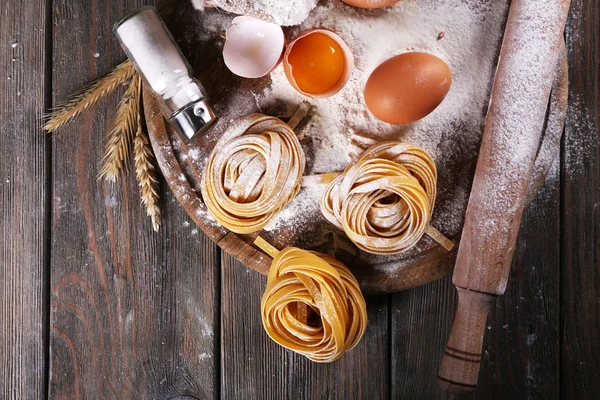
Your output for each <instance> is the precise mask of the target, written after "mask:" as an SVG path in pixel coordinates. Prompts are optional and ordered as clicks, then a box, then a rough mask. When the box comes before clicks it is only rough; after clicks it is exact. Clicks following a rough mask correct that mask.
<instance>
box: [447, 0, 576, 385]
mask: <svg viewBox="0 0 600 400" xmlns="http://www.w3.org/2000/svg"><path fill="white" fill-rule="evenodd" d="M569 5H570V0H513V1H512V5H511V8H510V12H509V16H508V21H507V25H506V31H505V34H504V41H503V44H502V50H501V53H500V61H499V63H498V70H497V72H496V78H495V81H494V87H493V90H492V99H491V102H490V107H489V110H488V115H487V120H486V125H485V130H484V135H483V139H482V142H481V149H480V153H479V159H478V162H477V169H476V171H475V178H474V181H473V186H472V189H471V196H470V198H469V204H468V207H467V213H466V216H465V225H464V228H463V233H462V238H461V241H460V247H459V249H458V255H457V259H456V266H455V269H454V275H453V279H452V282H453V283H454V285H455V286H456V290H457V291H458V308H457V310H456V316H455V319H454V325H453V327H452V332H451V334H450V338H449V339H448V344H447V347H446V350H445V354H444V358H443V359H442V363H441V366H440V372H439V376H438V378H439V383H440V386H441V388H442V389H443V390H445V391H448V392H451V393H456V394H462V393H465V392H470V391H472V390H474V389H475V386H476V384H477V377H478V375H479V364H480V360H481V350H482V343H483V335H484V331H485V326H486V320H487V315H488V312H489V310H490V308H491V306H492V304H493V303H494V300H495V299H496V297H497V296H499V295H501V294H503V293H504V291H505V289H506V283H507V280H508V274H509V270H510V265H511V260H512V256H513V252H514V248H515V243H516V239H517V233H518V231H519V225H520V221H521V214H522V213H523V205H524V202H525V197H526V194H527V188H528V185H529V180H530V176H531V170H532V167H533V162H534V159H535V155H536V151H537V148H538V145H539V141H540V135H541V132H542V128H543V125H544V119H545V114H546V108H547V106H548V99H549V96H550V90H551V86H552V81H553V78H554V74H555V72H556V65H557V61H558V56H559V49H560V48H561V41H562V35H563V32H564V29H565V23H566V19H567V14H568V9H569Z"/></svg>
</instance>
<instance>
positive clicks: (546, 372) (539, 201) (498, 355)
mask: <svg viewBox="0 0 600 400" xmlns="http://www.w3.org/2000/svg"><path fill="white" fill-rule="evenodd" d="M556 161H557V162H555V164H554V166H553V168H552V170H551V171H550V174H549V176H548V179H547V181H546V184H545V185H544V187H543V188H542V189H541V190H540V192H539V193H538V195H537V197H536V198H535V199H534V200H533V202H532V203H531V204H530V205H529V206H528V207H527V208H526V209H525V211H524V214H523V219H522V221H521V229H520V231H519V239H518V243H517V247H516V249H515V254H514V257H513V262H512V267H511V272H510V277H509V279H508V286H507V289H506V293H505V294H504V295H503V296H500V297H499V298H498V300H497V302H496V305H495V307H493V308H492V311H491V313H490V316H489V317H488V321H487V328H488V329H487V332H486V340H485V342H484V347H483V349H484V352H483V361H482V366H481V370H480V373H479V382H478V387H477V391H476V393H475V394H476V396H475V397H476V398H486V399H489V398H499V399H513V398H514V399H523V398H527V399H557V398H558V396H559V382H560V379H559V368H560V348H559V342H560V338H559V309H560V179H559V163H558V160H556Z"/></svg>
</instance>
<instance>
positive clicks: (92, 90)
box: [44, 60, 135, 132]
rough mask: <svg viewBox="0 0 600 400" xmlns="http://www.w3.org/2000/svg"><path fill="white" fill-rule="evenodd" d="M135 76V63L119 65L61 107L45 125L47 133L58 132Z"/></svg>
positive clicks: (127, 62) (128, 62)
mask: <svg viewBox="0 0 600 400" xmlns="http://www.w3.org/2000/svg"><path fill="white" fill-rule="evenodd" d="M134 74H135V68H134V67H133V63H132V62H131V61H129V60H127V61H125V62H123V63H121V64H119V65H118V66H117V67H116V68H115V69H113V70H112V71H111V72H110V73H109V74H107V75H105V76H103V77H102V78H99V79H97V80H96V81H94V82H92V83H91V84H90V85H89V86H88V87H87V88H85V89H84V90H83V91H82V92H81V93H79V94H76V95H75V96H73V97H72V98H71V99H70V100H68V101H67V102H65V103H64V104H62V105H60V106H59V107H58V108H57V109H56V110H55V111H54V112H52V114H50V119H49V120H48V122H46V124H45V125H44V130H45V131H47V132H56V131H57V130H59V129H60V128H62V127H63V126H64V125H65V124H67V123H68V122H70V121H72V120H73V119H74V118H76V117H77V116H79V115H81V114H82V113H84V112H85V111H86V110H88V109H89V108H90V107H92V106H93V105H94V104H96V103H98V102H99V101H100V100H102V99H103V98H104V97H106V96H108V95H109V94H111V93H112V92H114V90H115V89H116V88H117V87H118V86H119V85H121V84H124V83H126V82H127V81H129V80H131V79H132V78H133V76H134Z"/></svg>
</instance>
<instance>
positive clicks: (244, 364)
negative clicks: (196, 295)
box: [221, 255, 389, 399]
mask: <svg viewBox="0 0 600 400" xmlns="http://www.w3.org/2000/svg"><path fill="white" fill-rule="evenodd" d="M266 281H267V280H266V277H264V276H262V275H260V274H257V273H256V272H254V271H252V270H250V269H248V268H247V267H245V266H244V265H242V264H241V263H240V262H238V261H236V260H235V259H234V258H233V257H232V256H229V255H224V257H223V263H222V292H223V293H227V295H225V296H223V297H222V314H221V319H222V324H221V326H222V341H221V352H222V353H221V363H222V364H221V365H222V366H221V373H222V380H221V397H222V398H224V399H238V398H244V399H360V398H381V399H383V398H387V397H388V395H389V370H388V365H389V344H388V324H387V321H388V307H387V297H386V296H376V297H367V299H366V300H367V311H368V313H369V326H368V328H367V332H366V333H365V336H364V337H363V339H362V341H361V342H360V343H359V344H358V345H357V346H356V347H355V348H354V349H353V350H351V351H350V352H348V353H346V354H345V355H344V356H343V357H342V358H341V359H340V360H338V361H336V362H333V363H330V364H319V363H314V362H312V361H309V360H308V359H306V358H305V357H303V356H301V355H299V354H296V353H294V352H291V351H289V350H286V349H284V348H283V347H281V346H279V345H278V344H276V343H275V342H274V341H272V340H271V339H270V338H269V337H268V336H267V334H266V332H265V331H264V328H263V326H262V322H261V319H260V315H261V313H260V300H261V298H262V295H263V292H264V288H265V285H266Z"/></svg>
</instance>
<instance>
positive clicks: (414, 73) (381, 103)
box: [364, 52, 452, 124]
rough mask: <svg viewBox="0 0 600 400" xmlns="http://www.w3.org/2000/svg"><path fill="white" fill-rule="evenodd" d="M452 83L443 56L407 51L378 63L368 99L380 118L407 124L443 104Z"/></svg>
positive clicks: (371, 109)
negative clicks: (441, 57)
mask: <svg viewBox="0 0 600 400" xmlns="http://www.w3.org/2000/svg"><path fill="white" fill-rule="evenodd" d="M451 84H452V73H451V72H450V68H449V67H448V65H447V64H446V63H445V62H444V61H443V60H441V59H440V58H438V57H436V56H433V55H431V54H427V53H419V52H412V53H404V54H400V55H397V56H395V57H392V58H390V59H388V60H386V61H384V62H383V63H382V64H381V65H379V66H378V67H377V68H375V70H374V71H373V72H372V73H371V76H369V79H368V80H367V84H366V85H365V93H364V94H365V103H366V104H367V108H368V109H369V111H371V112H372V113H373V115H375V116H376V117H377V118H379V119H380V120H382V121H385V122H388V123H390V124H408V123H411V122H415V121H417V120H419V119H421V118H424V117H425V116H427V115H429V113H431V112H432V111H433V110H435V109H436V108H437V106H439V105H440V103H441V102H442V100H444V97H446V94H448V91H449V90H450V85H451Z"/></svg>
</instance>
